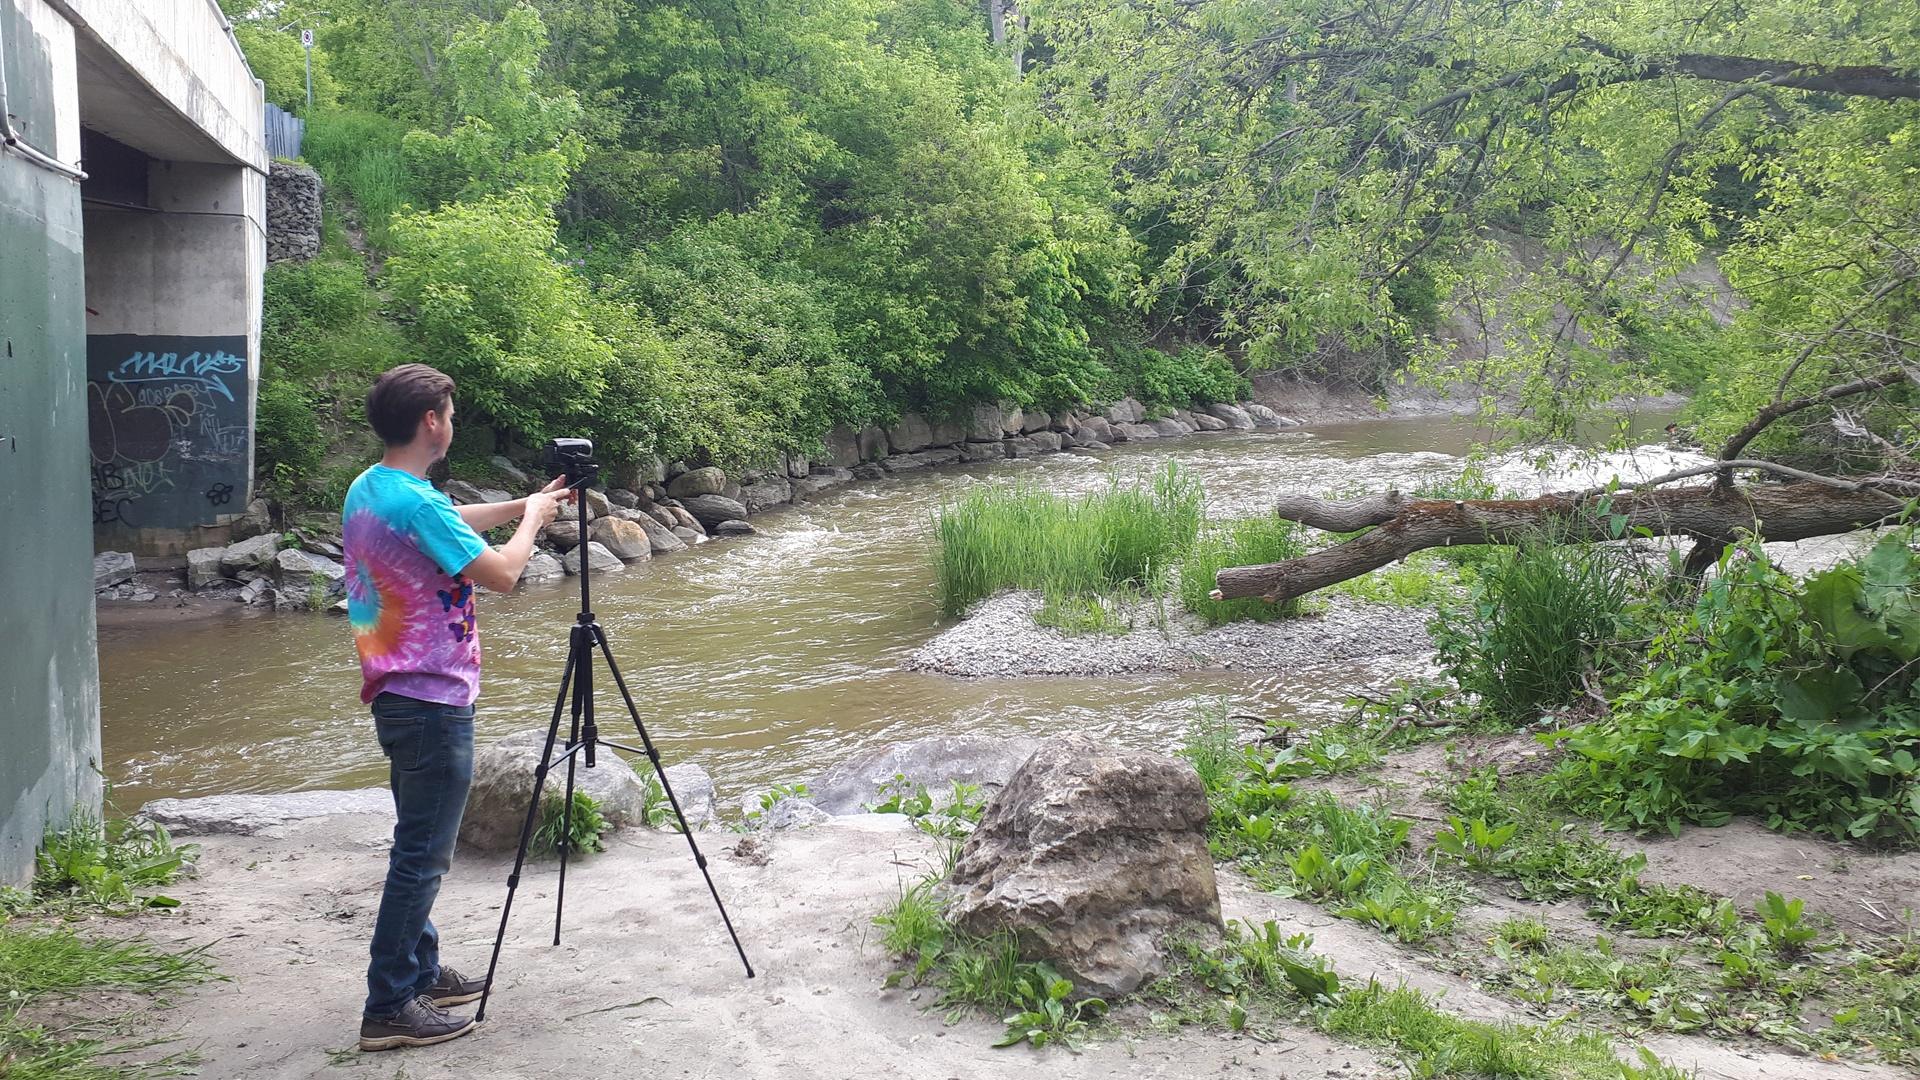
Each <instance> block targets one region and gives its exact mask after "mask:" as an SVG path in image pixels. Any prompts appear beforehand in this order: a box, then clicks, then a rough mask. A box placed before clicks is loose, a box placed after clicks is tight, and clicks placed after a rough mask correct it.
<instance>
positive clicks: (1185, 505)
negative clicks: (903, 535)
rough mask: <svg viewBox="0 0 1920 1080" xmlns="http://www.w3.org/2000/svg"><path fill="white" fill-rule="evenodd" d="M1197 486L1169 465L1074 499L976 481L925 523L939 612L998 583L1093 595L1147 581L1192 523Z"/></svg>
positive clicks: (1149, 585)
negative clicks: (1145, 477) (929, 525)
mask: <svg viewBox="0 0 1920 1080" xmlns="http://www.w3.org/2000/svg"><path fill="white" fill-rule="evenodd" d="M1201 497H1202V496H1201V490H1200V486H1199V484H1198V483H1196V482H1195V481H1194V480H1193V479H1192V478H1191V477H1190V476H1188V475H1187V474H1186V473H1185V472H1184V471H1183V470H1181V469H1180V467H1179V465H1178V464H1177V463H1173V462H1169V463H1168V464H1167V465H1166V466H1165V467H1163V468H1162V469H1161V470H1160V471H1159V472H1157V473H1156V474H1154V475H1153V477H1152V478H1151V480H1150V481H1148V482H1141V481H1138V480H1136V482H1135V483H1134V484H1132V485H1123V484H1122V483H1121V481H1120V479H1119V477H1117V476H1114V477H1110V478H1109V480H1108V484H1107V488H1106V490H1105V491H1102V492H1098V493H1095V494H1093V495H1089V496H1086V497H1084V498H1081V499H1077V500H1071V501H1070V500H1067V499H1063V498H1061V497H1059V496H1056V495H1050V494H1046V493H1043V492H1039V491H1036V490H1033V489H1031V488H1024V487H1019V486H982V487H976V488H973V489H971V490H969V491H967V492H966V493H965V494H963V495H962V496H961V497H960V498H959V499H958V500H956V501H955V502H953V503H951V504H949V505H948V506H946V507H943V508H942V509H941V511H940V513H939V516H938V517H937V518H936V520H935V522H934V538H935V544H936V545H937V547H936V552H935V574H936V577H937V582H938V588H939V595H940V610H941V612H942V613H943V614H946V615H950V616H951V615H958V614H961V613H963V612H965V611H966V609H967V608H968V607H970V606H971V605H972V604H973V603H974V602H975V601H978V600H981V599H983V598H985V597H988V596H991V595H993V594H994V593H995V592H997V591H999V590H1000V589H1003V588H1008V587H1014V588H1022V589H1034V590H1037V591H1039V592H1040V593H1041V594H1042V595H1044V596H1046V597H1048V598H1049V599H1051V598H1053V597H1094V596H1103V595H1108V594H1111V593H1113V592H1115V591H1117V590H1119V589H1122V588H1125V587H1135V588H1142V589H1157V588H1158V586H1159V584H1160V581H1161V578H1162V576H1163V575H1164V574H1165V573H1166V572H1167V570H1168V568H1169V567H1170V566H1171V565H1172V563H1173V562H1174V561H1175V559H1176V558H1177V557H1178V556H1179V555H1180V553H1181V552H1183V551H1184V550H1185V549H1186V548H1187V546H1188V545H1189V544H1191V543H1192V542H1193V538H1194V536H1195V534H1196V533H1197V532H1198V531H1199V527H1200V502H1201Z"/></svg>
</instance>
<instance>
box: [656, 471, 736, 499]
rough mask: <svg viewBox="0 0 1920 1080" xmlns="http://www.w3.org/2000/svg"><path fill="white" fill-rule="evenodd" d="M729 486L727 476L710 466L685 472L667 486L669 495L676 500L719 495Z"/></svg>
mask: <svg viewBox="0 0 1920 1080" xmlns="http://www.w3.org/2000/svg"><path fill="white" fill-rule="evenodd" d="M726 486H727V474H726V473H724V472H722V471H720V470H719V469H718V468H715V467H714V466H712V465H708V466H707V467H706V468H704V469H695V470H693V471H692V472H684V473H681V474H680V475H679V476H676V477H674V478H673V482H672V483H670V484H668V485H667V494H668V495H671V496H673V497H674V498H676V499H688V498H692V497H693V496H695V495H718V494H720V492H721V491H723V490H724V489H725V488H726Z"/></svg>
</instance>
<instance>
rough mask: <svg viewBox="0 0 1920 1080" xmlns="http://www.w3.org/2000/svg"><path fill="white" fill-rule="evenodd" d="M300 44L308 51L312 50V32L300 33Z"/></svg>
mask: <svg viewBox="0 0 1920 1080" xmlns="http://www.w3.org/2000/svg"><path fill="white" fill-rule="evenodd" d="M300 44H301V45H303V46H305V47H307V48H309V49H311V48H313V31H311V30H302V31H300Z"/></svg>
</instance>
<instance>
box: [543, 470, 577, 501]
mask: <svg viewBox="0 0 1920 1080" xmlns="http://www.w3.org/2000/svg"><path fill="white" fill-rule="evenodd" d="M540 494H542V495H552V496H554V497H555V498H558V499H559V500H560V501H561V502H562V503H564V504H565V505H568V506H572V505H573V500H574V496H575V495H576V494H577V493H576V492H575V491H574V490H573V489H571V488H569V487H567V478H566V477H564V476H556V477H554V478H553V479H551V480H549V481H547V486H546V487H543V488H541V489H540Z"/></svg>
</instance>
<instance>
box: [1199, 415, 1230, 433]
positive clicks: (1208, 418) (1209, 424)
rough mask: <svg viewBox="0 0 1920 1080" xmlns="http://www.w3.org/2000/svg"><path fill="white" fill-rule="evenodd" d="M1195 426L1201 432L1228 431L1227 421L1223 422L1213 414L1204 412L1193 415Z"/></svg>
mask: <svg viewBox="0 0 1920 1080" xmlns="http://www.w3.org/2000/svg"><path fill="white" fill-rule="evenodd" d="M1193 426H1194V427H1195V428H1197V429H1199V430H1201V431H1225V430H1227V422H1226V421H1225V420H1222V419H1220V418H1219V417H1217V416H1214V415H1213V414H1211V413H1203V412H1197V413H1194V414H1193Z"/></svg>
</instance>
